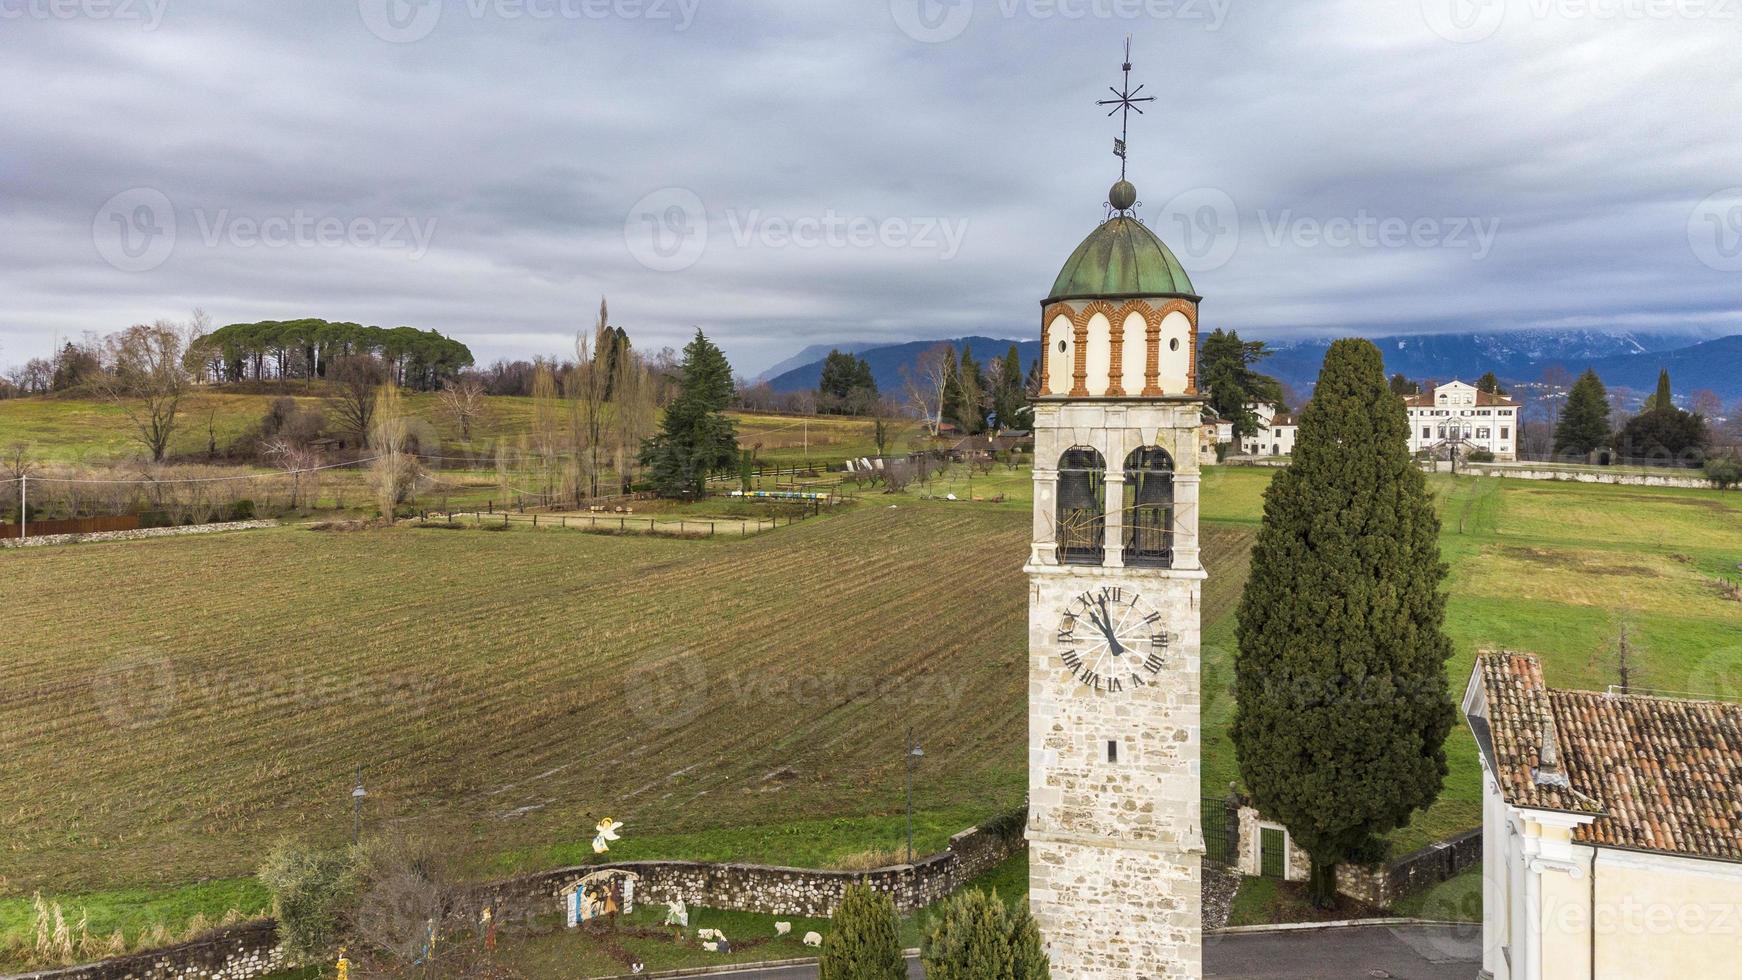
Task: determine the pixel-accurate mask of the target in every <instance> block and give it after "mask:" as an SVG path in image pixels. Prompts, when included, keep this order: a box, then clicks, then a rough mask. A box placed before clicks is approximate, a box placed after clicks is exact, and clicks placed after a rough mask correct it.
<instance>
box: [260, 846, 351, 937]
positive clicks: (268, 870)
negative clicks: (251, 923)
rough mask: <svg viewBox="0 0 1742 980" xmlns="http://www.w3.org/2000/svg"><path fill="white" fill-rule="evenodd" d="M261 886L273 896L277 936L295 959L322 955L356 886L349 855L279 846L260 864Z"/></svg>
mask: <svg viewBox="0 0 1742 980" xmlns="http://www.w3.org/2000/svg"><path fill="white" fill-rule="evenodd" d="M259 878H260V883H261V884H262V885H264V886H265V887H266V890H267V891H268V892H269V893H270V894H271V895H272V915H273V917H274V918H276V919H277V920H278V938H279V940H280V941H281V942H282V943H284V947H285V950H286V952H288V953H289V954H290V955H291V956H292V957H293V958H294V959H299V960H310V959H314V958H316V957H319V956H322V955H324V954H325V953H326V952H327V951H328V950H329V949H331V948H332V946H333V943H334V941H335V939H336V938H337V937H338V933H339V926H340V921H341V919H342V917H343V914H344V912H345V910H346V908H347V907H348V906H349V903H350V901H351V896H352V895H353V894H354V893H355V891H356V887H357V869H356V862H355V860H354V858H353V857H352V855H351V854H350V853H349V852H348V851H317V850H309V849H306V848H303V847H300V846H298V845H296V844H291V843H288V842H287V843H283V844H279V845H278V846H277V847H276V848H273V850H272V853H271V854H269V855H267V857H266V861H265V862H264V863H263V864H261V865H260V871H259Z"/></svg>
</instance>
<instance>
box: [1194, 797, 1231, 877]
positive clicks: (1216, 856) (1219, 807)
mask: <svg viewBox="0 0 1742 980" xmlns="http://www.w3.org/2000/svg"><path fill="white" fill-rule="evenodd" d="M1199 809H1200V812H1201V814H1202V820H1203V824H1204V860H1206V861H1215V862H1216V863H1218V864H1233V863H1234V855H1235V852H1236V850H1237V849H1238V848H1239V843H1238V842H1239V839H1240V837H1239V834H1240V824H1239V821H1238V820H1236V819H1235V818H1234V815H1233V813H1232V812H1231V811H1229V809H1228V801H1226V800H1221V799H1213V798H1211V797H1208V796H1206V797H1204V798H1203V806H1201V807H1200V808H1199Z"/></svg>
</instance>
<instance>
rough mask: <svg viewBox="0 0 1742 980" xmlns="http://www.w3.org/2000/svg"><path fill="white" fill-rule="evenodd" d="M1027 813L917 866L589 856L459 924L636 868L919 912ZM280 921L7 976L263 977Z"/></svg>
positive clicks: (820, 905)
mask: <svg viewBox="0 0 1742 980" xmlns="http://www.w3.org/2000/svg"><path fill="white" fill-rule="evenodd" d="M1022 824H1023V821H1012V822H1011V826H1012V827H1013V829H1012V830H1011V831H1010V832H1008V833H994V832H991V831H984V830H980V829H979V828H977V827H976V828H969V829H968V830H964V831H962V832H961V833H959V834H957V835H956V836H954V837H952V838H950V846H949V848H948V849H947V850H945V851H944V852H943V853H941V854H934V855H932V856H930V857H928V858H925V859H924V860H921V861H916V862H914V863H913V864H911V865H906V864H901V865H896V866H894V867H889V868H877V869H874V870H871V871H812V870H807V869H804V868H774V867H764V866H761V865H753V864H704V863H702V862H699V861H625V862H620V863H617V864H588V865H581V866H578V867H572V868H561V869H558V870H556V871H545V872H541V873H539V874H532V875H524V876H522V877H519V878H511V879H508V880H507V881H499V882H495V883H494V884H489V885H481V886H478V887H477V888H475V889H472V890H471V892H470V894H469V895H468V896H467V898H466V899H465V900H464V901H463V902H462V903H461V905H462V907H460V908H457V909H455V910H454V913H453V916H454V923H455V925H456V926H457V927H464V926H465V925H466V924H469V923H474V922H477V921H478V912H479V910H481V909H482V908H483V907H484V906H485V905H489V906H491V908H492V909H493V910H494V913H493V914H494V915H495V917H496V921H497V922H499V923H501V924H503V925H504V926H510V927H511V926H512V925H513V924H515V923H518V922H529V921H532V920H535V919H539V918H544V917H549V916H555V915H558V914H560V913H561V911H562V903H561V900H560V899H559V897H558V894H557V893H558V892H560V891H561V890H562V888H563V886H564V885H568V884H571V883H573V882H574V881H576V880H578V879H580V878H584V877H586V876H587V875H590V874H594V873H596V872H599V871H609V870H613V869H615V870H622V871H631V872H634V873H635V874H636V875H639V876H640V879H641V880H640V883H639V884H638V885H637V887H636V890H635V897H636V900H637V901H638V902H643V903H658V904H664V903H666V902H670V901H675V900H677V899H680V898H681V899H683V900H684V902H685V903H687V904H689V905H698V906H702V907H704V908H715V909H733V910H737V911H745V912H764V913H768V914H771V915H791V916H805V917H808V918H827V917H828V916H831V915H833V914H834V911H835V906H836V905H838V904H839V903H840V901H841V894H842V892H844V891H845V890H846V888H847V886H848V885H850V884H854V883H857V882H864V883H865V884H868V885H870V886H871V887H872V888H873V889H875V890H877V891H880V892H884V893H886V894H888V895H889V896H890V897H891V898H893V899H894V901H895V907H896V908H897V909H898V910H900V911H902V912H912V911H914V910H916V909H919V908H923V907H925V906H927V905H930V904H932V903H933V902H936V901H937V900H939V899H941V898H943V897H944V896H945V895H948V894H949V893H950V892H952V891H955V890H956V889H958V888H960V887H962V886H963V885H965V884H967V883H968V882H970V881H972V880H974V879H975V878H977V877H979V876H980V875H982V874H984V873H985V872H987V871H989V870H991V869H992V868H993V867H995V866H997V865H998V864H999V863H1001V862H1002V861H1004V859H1005V858H1008V857H1010V856H1011V855H1013V854H1015V853H1017V852H1018V851H1020V850H1022V848H1023V847H1024V846H1026V842H1025V841H1024V840H1023V837H1022V830H1021V828H1022ZM277 933H278V927H277V925H276V924H275V923H273V922H272V921H270V920H266V921H261V922H250V923H247V924H245V925H240V926H237V927H235V928H233V929H225V930H221V931H218V932H214V933H211V934H210V935H208V936H206V937H204V938H202V939H199V940H197V941H195V942H191V943H183V944H182V945H180V946H172V947H169V948H167V949H161V950H155V951H152V952H150V953H140V954H137V955H134V956H126V957H122V958H119V959H113V960H105V961H104V962H102V963H95V964H92V965H89V966H75V967H68V968H66V969H56V970H48V971H44V972H41V973H25V974H20V975H18V976H15V977H0V980H254V978H256V977H263V976H266V975H267V974H270V973H272V972H274V971H277V970H281V969H284V968H285V966H286V965H287V964H286V963H285V960H284V954H283V950H282V949H281V948H279V946H278V940H277V938H276V937H277Z"/></svg>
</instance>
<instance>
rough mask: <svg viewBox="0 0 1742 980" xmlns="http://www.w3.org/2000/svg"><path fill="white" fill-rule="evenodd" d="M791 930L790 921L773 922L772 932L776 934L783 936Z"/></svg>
mask: <svg viewBox="0 0 1742 980" xmlns="http://www.w3.org/2000/svg"><path fill="white" fill-rule="evenodd" d="M791 931H792V923H790V922H776V923H775V924H774V934H775V935H776V936H784V935H786V934H787V933H789V932H791Z"/></svg>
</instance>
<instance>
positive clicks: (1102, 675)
mask: <svg viewBox="0 0 1742 980" xmlns="http://www.w3.org/2000/svg"><path fill="white" fill-rule="evenodd" d="M1057 639H1058V646H1059V659H1060V660H1061V661H1063V663H1064V665H1065V667H1066V669H1068V670H1069V671H1070V672H1071V675H1072V676H1073V677H1075V678H1076V679H1077V680H1078V681H1081V682H1082V684H1083V685H1084V686H1085V687H1092V688H1094V689H1095V690H1097V691H1101V692H1103V693H1106V694H1118V693H1121V692H1123V691H1128V690H1131V689H1133V688H1138V687H1147V686H1148V685H1149V684H1150V683H1152V682H1153V679H1154V678H1155V676H1156V675H1158V674H1160V673H1161V669H1162V668H1163V667H1165V666H1166V665H1167V653H1168V647H1169V645H1170V644H1171V643H1172V640H1173V638H1172V635H1171V634H1169V633H1168V631H1167V629H1166V628H1165V627H1163V626H1162V624H1161V613H1159V612H1156V611H1155V608H1154V607H1153V606H1151V605H1150V604H1149V603H1148V602H1147V601H1145V600H1144V598H1143V596H1141V595H1139V594H1138V593H1136V592H1133V591H1131V590H1130V589H1123V588H1120V587H1118V586H1112V585H1108V586H1102V587H1101V588H1098V589H1090V590H1089V591H1088V592H1084V593H1083V594H1082V595H1079V596H1077V597H1076V598H1074V599H1072V600H1071V601H1070V603H1069V604H1068V605H1066V606H1065V613H1064V616H1063V618H1061V619H1060V620H1059V627H1058V637H1057Z"/></svg>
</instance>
